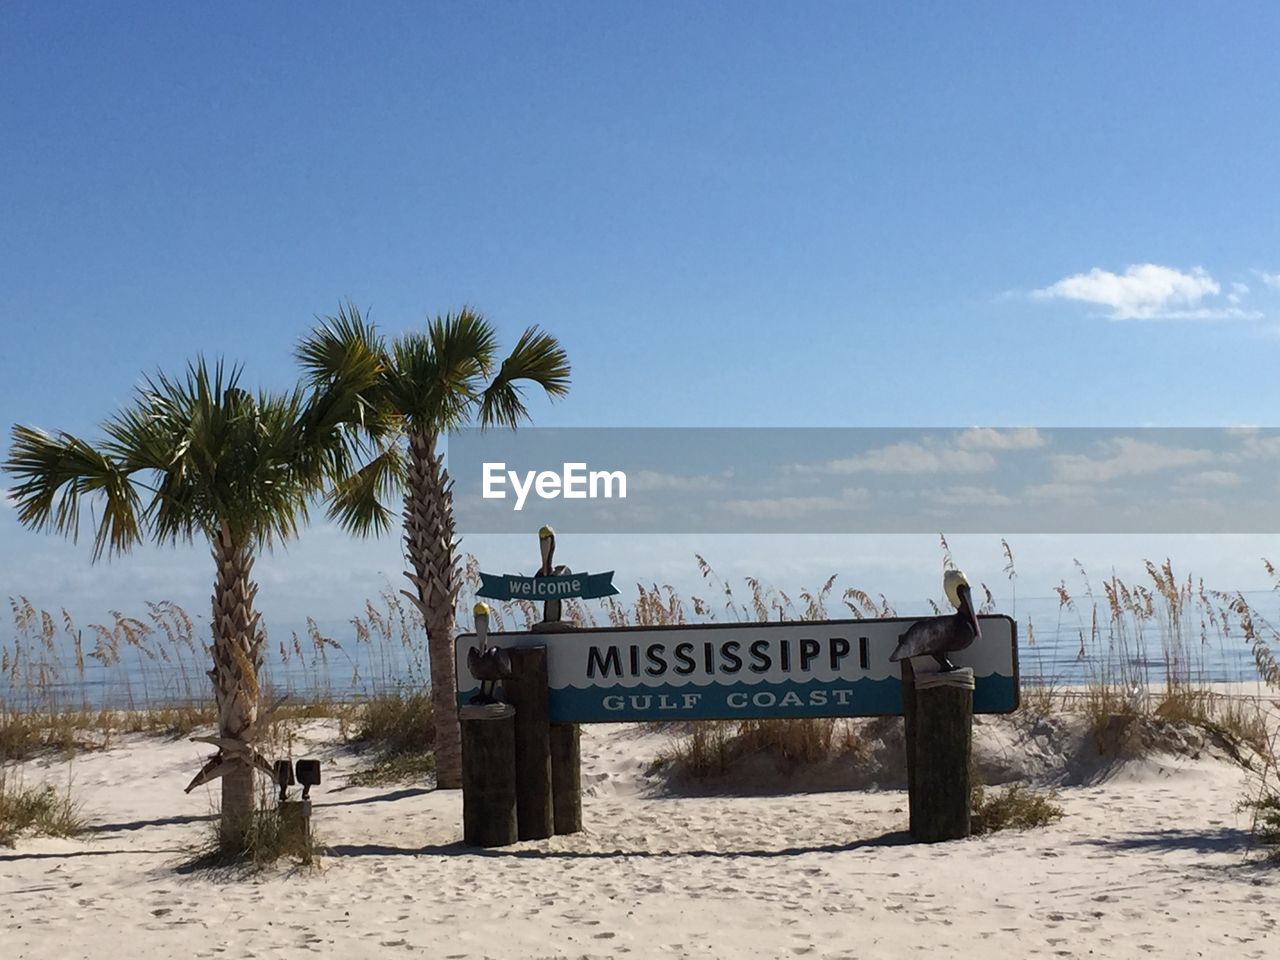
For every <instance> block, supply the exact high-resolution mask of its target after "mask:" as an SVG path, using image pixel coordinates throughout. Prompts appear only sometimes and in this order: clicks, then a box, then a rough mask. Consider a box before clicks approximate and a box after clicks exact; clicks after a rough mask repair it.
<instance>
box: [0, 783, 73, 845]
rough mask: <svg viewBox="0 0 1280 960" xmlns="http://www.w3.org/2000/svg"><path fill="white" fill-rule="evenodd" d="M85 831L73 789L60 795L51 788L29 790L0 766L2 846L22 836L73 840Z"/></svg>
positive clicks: (43, 786) (49, 786) (0, 831)
mask: <svg viewBox="0 0 1280 960" xmlns="http://www.w3.org/2000/svg"><path fill="white" fill-rule="evenodd" d="M84 829H85V821H84V818H83V817H82V816H81V815H80V807H79V804H78V803H77V802H76V801H75V800H74V799H73V797H72V794H71V788H70V785H68V787H67V789H66V790H65V791H62V792H59V791H58V790H57V788H55V787H54V786H53V785H52V784H42V785H40V786H34V787H29V786H26V785H25V784H23V783H22V781H21V779H20V778H19V777H18V776H17V775H16V773H15V772H12V771H10V770H6V768H5V767H3V766H0V846H11V845H12V844H13V842H14V840H15V839H16V838H17V837H19V836H21V835H24V834H25V835H32V836H46V837H74V836H76V835H78V834H80V833H82V832H84Z"/></svg>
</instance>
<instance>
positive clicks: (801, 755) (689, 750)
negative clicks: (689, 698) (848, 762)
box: [657, 717, 858, 780]
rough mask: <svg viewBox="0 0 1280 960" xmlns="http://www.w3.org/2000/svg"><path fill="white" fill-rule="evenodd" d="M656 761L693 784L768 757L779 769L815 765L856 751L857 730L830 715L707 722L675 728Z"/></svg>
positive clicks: (785, 769) (723, 774)
mask: <svg viewBox="0 0 1280 960" xmlns="http://www.w3.org/2000/svg"><path fill="white" fill-rule="evenodd" d="M671 732H672V737H671V740H670V743H669V744H668V747H667V749H666V750H665V751H663V752H662V753H661V754H660V755H659V757H658V758H657V763H658V764H659V765H662V766H667V767H669V768H670V769H671V771H672V772H673V773H675V774H678V775H681V776H685V777H689V778H690V779H694V780H703V779H708V778H713V777H722V776H725V775H727V774H728V773H730V772H732V770H733V768H734V767H735V766H736V765H737V764H739V763H741V762H743V761H745V760H747V759H749V758H758V757H768V758H769V759H771V760H772V761H773V762H774V765H775V766H776V768H777V769H778V770H780V771H787V770H793V769H795V768H796V767H800V766H811V765H814V764H818V763H822V762H824V761H827V760H830V759H833V758H837V757H840V756H844V755H846V754H848V753H851V752H853V751H854V750H855V749H856V748H857V746H858V740H857V737H856V735H855V734H854V733H853V727H852V726H851V725H850V724H849V723H847V722H846V721H843V720H839V719H835V718H832V717H806V718H798V719H778V720H709V721H700V722H697V723H690V724H688V725H686V726H685V727H683V728H676V729H674V730H673V731H671Z"/></svg>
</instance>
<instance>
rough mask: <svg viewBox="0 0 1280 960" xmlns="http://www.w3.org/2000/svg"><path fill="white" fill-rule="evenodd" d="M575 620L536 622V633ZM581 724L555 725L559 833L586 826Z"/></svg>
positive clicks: (563, 628) (557, 628)
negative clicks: (583, 811) (583, 816)
mask: <svg viewBox="0 0 1280 960" xmlns="http://www.w3.org/2000/svg"><path fill="white" fill-rule="evenodd" d="M577 627H578V625H577V624H576V623H574V622H572V621H565V620H544V621H543V622H542V623H535V624H534V625H533V630H534V632H535V633H553V632H562V631H568V630H576V629H577ZM581 741H582V736H581V728H579V726H578V725H577V724H576V723H553V724H552V725H551V793H552V800H551V804H552V807H553V809H554V811H555V828H556V833H557V834H568V833H578V832H579V831H581V830H582V747H581Z"/></svg>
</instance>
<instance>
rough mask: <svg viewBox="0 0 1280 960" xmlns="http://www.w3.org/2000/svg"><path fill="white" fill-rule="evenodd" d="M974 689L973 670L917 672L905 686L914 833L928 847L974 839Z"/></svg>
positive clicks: (904, 700)
mask: <svg viewBox="0 0 1280 960" xmlns="http://www.w3.org/2000/svg"><path fill="white" fill-rule="evenodd" d="M904 675H905V671H904ZM973 687H974V678H973V671H972V670H970V669H967V668H965V669H960V670H952V671H948V672H946V673H916V674H915V675H914V677H913V681H912V683H911V684H907V683H905V682H904V684H903V707H904V714H905V715H906V716H907V718H908V720H907V722H908V724H909V728H908V729H909V731H910V732H909V733H908V739H907V757H908V759H907V783H908V790H909V792H910V797H909V807H910V811H911V812H910V821H911V825H910V830H911V835H912V837H914V838H915V839H916V840H919V841H921V842H923V843H937V842H938V841H941V840H959V839H961V838H963V837H967V836H969V802H970V796H969V789H970V762H971V757H972V753H973ZM911 700H914V703H913V704H912V706H911V707H910V708H908V707H907V703H908V702H909V701H911Z"/></svg>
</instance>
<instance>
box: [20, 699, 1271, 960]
mask: <svg viewBox="0 0 1280 960" xmlns="http://www.w3.org/2000/svg"><path fill="white" fill-rule="evenodd" d="M1040 739H1041V741H1042V742H1040V743H1039V745H1037V743H1036V742H1035V741H1036V735H1035V734H1034V731H1032V732H1031V733H1030V735H1029V739H1028V734H1027V732H1026V731H1025V730H1024V731H1023V732H1017V731H1013V732H1011V731H1010V729H1009V728H1008V726H1007V724H1005V725H1002V724H1000V723H995V722H992V721H988V722H986V723H983V724H980V726H979V729H978V732H977V740H978V745H979V751H980V752H981V751H982V750H985V751H986V752H987V753H988V754H990V753H992V752H993V751H994V752H996V753H999V752H1001V751H1004V752H1008V751H1009V750H1010V749H1015V748H1016V749H1017V750H1018V751H1019V754H1018V755H1019V756H1023V755H1025V756H1028V757H1033V758H1034V757H1035V756H1036V755H1037V750H1039V752H1040V755H1041V759H1042V760H1043V755H1044V753H1045V750H1046V749H1048V747H1047V744H1048V743H1049V741H1051V740H1053V737H1048V738H1045V737H1041V738H1040ZM666 742H667V738H666V737H665V736H664V735H662V734H655V733H651V732H646V731H645V730H643V729H642V728H639V727H632V726H624V725H616V726H593V727H587V728H584V738H583V759H584V771H583V772H584V783H585V784H588V785H589V787H588V794H589V795H588V796H587V797H586V798H585V801H584V820H585V823H586V829H585V830H584V832H583V833H581V834H579V835H575V836H569V837H556V838H553V839H551V840H545V841H536V842H527V843H521V844H518V845H516V846H514V847H510V848H506V849H503V850H500V851H487V852H486V851H478V850H475V849H469V848H466V847H464V846H462V845H461V844H460V836H461V795H460V793H459V792H456V791H453V792H434V791H430V790H426V789H422V788H414V787H402V788H385V787H384V788H357V787H350V786H345V785H344V779H345V778H344V774H345V773H347V772H349V771H350V770H352V769H353V768H354V767H355V765H356V764H357V763H358V758H357V757H356V756H354V755H353V754H352V753H351V752H350V751H349V750H348V749H347V748H344V747H342V746H341V745H340V743H339V742H338V738H337V736H336V731H335V730H334V729H333V727H332V726H331V725H330V724H328V723H326V722H323V721H314V722H310V723H308V724H306V725H305V726H304V727H303V728H302V729H301V730H300V732H299V744H298V746H297V748H296V750H295V753H296V754H297V755H302V754H303V753H307V754H309V755H312V756H317V757H320V758H322V759H323V762H324V775H325V783H324V784H323V785H322V786H321V787H319V788H318V789H317V792H316V794H315V796H314V800H315V831H316V834H317V839H318V840H319V842H321V843H323V844H324V845H325V846H326V848H327V850H326V852H325V853H324V854H323V855H322V856H321V857H320V858H319V859H318V861H317V863H316V865H315V866H312V867H278V868H272V869H268V870H266V871H264V872H261V873H257V874H249V875H244V874H233V873H229V872H225V871H209V870H192V869H190V868H189V867H188V866H186V865H187V864H188V863H189V862H190V861H191V859H192V856H193V851H194V849H195V848H197V847H198V846H199V845H200V843H201V842H202V841H203V839H204V837H205V836H206V835H207V832H208V829H209V826H208V818H209V815H210V813H211V812H212V809H213V802H214V799H215V795H214V794H213V793H212V792H211V791H210V790H208V789H201V790H197V791H195V792H194V793H193V794H191V795H190V796H184V795H183V793H182V791H181V787H182V785H183V784H184V783H185V781H186V779H187V778H189V776H190V773H191V771H192V769H193V768H194V767H195V765H196V763H197V761H198V759H199V758H200V757H201V755H202V750H201V748H200V747H198V746H197V745H195V744H191V743H188V742H185V741H176V742H175V741H162V740H156V739H155V738H147V737H141V736H135V737H130V738H126V739H123V740H121V741H119V742H118V743H117V744H116V745H115V746H113V748H112V749H110V750H107V751H103V752H98V753H89V754H84V755H81V756H79V757H77V758H75V759H74V760H73V761H71V762H69V763H68V762H65V761H61V760H57V761H49V762H41V763H34V764H28V765H27V767H26V769H25V774H24V776H25V777H26V780H27V782H28V783H31V782H33V780H34V779H36V778H45V779H48V780H49V782H52V783H54V784H57V785H60V786H65V785H66V783H67V782H68V780H70V782H71V783H72V784H73V786H74V789H75V792H76V795H77V797H79V798H80V799H82V801H83V804H84V814H85V815H86V817H88V818H89V820H90V822H91V829H90V832H89V833H87V834H86V835H85V837H84V838H82V839H76V840H54V839H21V840H19V841H18V843H17V845H16V847H15V848H13V849H3V850H0V904H2V906H0V924H2V925H3V930H4V938H3V941H4V944H5V950H4V954H5V956H7V957H12V958H23V960H27V958H30V960H37V958H66V957H114V956H131V957H138V958H146V960H149V958H161V957H216V956H235V957H282V956H302V955H304V954H307V953H314V952H318V953H323V954H327V955H333V956H346V957H366V956H368V957H373V956H388V955H390V956H394V955H396V954H398V953H400V952H404V953H405V954H410V955H412V954H427V953H429V954H431V955H433V956H439V957H446V958H450V960H463V958H479V957H501V958H527V957H575V958H578V957H591V958H605V957H620V956H628V955H629V956H638V957H648V956H671V957H786V956H814V957H900V956H904V955H911V954H915V953H917V952H934V953H937V952H938V951H941V952H942V955H945V956H958V957H988V956H1004V955H1007V956H1057V957H1077V956H1078V957H1084V956H1090V955H1092V956H1097V957H1145V956H1148V955H1158V956H1167V957H1197V956H1206V957H1215V956H1227V955H1230V956H1234V957H1258V958H1261V957H1267V956H1274V955H1275V953H1274V952H1275V950H1276V947H1277V941H1278V938H1277V932H1276V929H1275V928H1276V923H1277V914H1278V912H1280V911H1278V908H1280V891H1277V889H1276V873H1275V869H1274V867H1268V866H1265V865H1260V864H1259V863H1258V862H1257V860H1258V858H1257V857H1256V856H1250V855H1249V851H1250V847H1249V837H1248V827H1249V819H1248V814H1247V813H1242V812H1237V810H1236V805H1237V802H1238V801H1239V799H1240V797H1241V795H1242V790H1243V788H1244V785H1245V782H1246V776H1247V774H1246V773H1245V771H1243V770H1242V769H1241V768H1240V767H1239V766H1238V765H1235V764H1232V763H1231V762H1229V761H1228V760H1226V759H1224V758H1221V757H1219V756H1217V755H1215V752H1214V751H1212V750H1205V751H1203V752H1201V753H1200V754H1199V757H1198V759H1193V758H1192V757H1191V756H1173V755H1160V754H1156V755H1153V756H1149V757H1147V758H1145V759H1142V760H1133V761H1128V762H1125V763H1120V764H1112V765H1109V766H1108V767H1107V768H1106V769H1105V770H1100V769H1099V770H1090V771H1088V772H1081V771H1078V770H1077V771H1074V772H1071V771H1068V772H1066V773H1063V772H1062V771H1059V772H1058V773H1057V774H1052V773H1050V774H1047V775H1046V776H1045V778H1047V779H1054V778H1055V777H1056V779H1058V780H1059V781H1062V783H1061V785H1060V787H1059V789H1060V797H1061V803H1062V805H1063V807H1064V808H1065V811H1066V816H1065V818H1064V819H1063V820H1061V821H1060V822H1059V823H1057V824H1055V825H1052V826H1049V827H1046V828H1042V829H1036V830H1031V831H1027V832H1006V833H1000V834H996V835H992V836H988V837H976V838H971V839H969V840H964V841H958V842H952V843H946V844H940V845H935V846H923V845H915V844H910V843H908V842H907V836H906V834H905V833H904V831H905V827H906V814H905V806H906V794H905V792H904V791H901V790H897V789H863V790H834V791H823V792H798V793H789V794H779V793H777V792H776V789H775V791H774V792H773V793H768V792H764V791H762V790H760V789H759V788H758V785H757V787H755V788H753V787H752V786H750V785H741V784H740V785H738V789H737V790H736V793H734V794H730V795H725V794H724V792H723V791H724V790H725V786H724V785H720V786H718V787H712V789H718V790H721V791H722V793H721V794H720V795H701V796H699V795H689V794H688V793H677V792H673V791H672V790H671V789H670V788H669V786H667V785H666V784H665V783H664V781H663V780H662V778H661V777H660V776H659V774H658V773H656V772H655V771H654V770H653V764H652V761H653V759H654V757H655V756H656V755H657V754H658V753H659V752H660V751H661V750H662V749H663V747H664V746H665V745H666ZM1046 769H1047V768H1046ZM1072 780H1075V781H1078V782H1070V781H1072Z"/></svg>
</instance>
